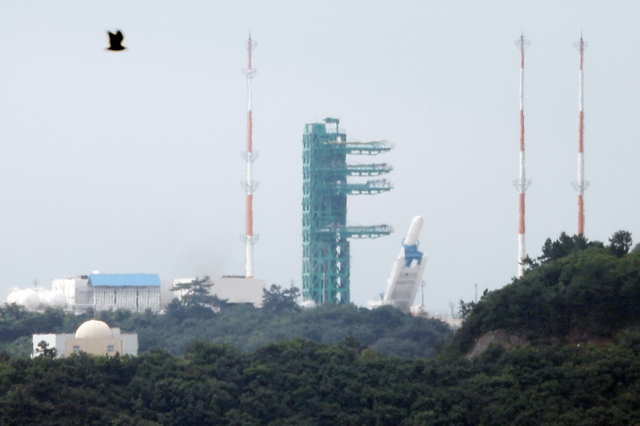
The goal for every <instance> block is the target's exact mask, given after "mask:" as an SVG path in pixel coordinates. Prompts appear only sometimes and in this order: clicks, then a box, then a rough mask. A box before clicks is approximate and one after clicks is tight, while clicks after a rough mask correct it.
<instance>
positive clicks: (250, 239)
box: [243, 34, 258, 278]
mask: <svg viewBox="0 0 640 426" xmlns="http://www.w3.org/2000/svg"><path fill="white" fill-rule="evenodd" d="M255 47H256V43H254V42H253V41H251V34H249V42H248V43H247V50H248V51H249V67H248V68H247V69H246V70H245V71H244V73H245V75H246V76H247V98H248V101H247V150H246V152H243V156H244V158H245V160H246V163H247V181H246V182H244V184H243V186H244V188H245V191H246V194H247V219H246V234H245V252H246V262H245V276H246V277H247V278H253V245H254V244H255V243H256V242H257V240H258V238H257V236H255V237H254V235H253V193H254V191H255V190H256V189H257V188H258V183H257V182H254V181H253V161H254V160H255V159H256V158H257V157H258V152H256V153H254V152H253V117H252V105H251V79H252V78H253V76H254V75H255V74H256V70H255V69H253V68H252V67H251V53H252V51H253V49H255Z"/></svg>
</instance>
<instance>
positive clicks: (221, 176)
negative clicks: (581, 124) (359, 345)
mask: <svg viewBox="0 0 640 426" xmlns="http://www.w3.org/2000/svg"><path fill="white" fill-rule="evenodd" d="M639 16H640V2H637V1H607V2H604V1H569V0H565V1H557V0H554V1H544V0H538V1H535V2H531V1H514V0H505V1H484V2H479V1H456V0H453V1H447V2H443V1H426V0H424V1H372V0H367V1H324V2H319V1H314V2H311V1H298V0H295V1H264V0H263V1H253V2H251V1H233V2H231V1H228V2H213V1H159V0H153V1H150V0H148V1H142V0H140V1H135V2H133V1H108V2H106V1H93V0H82V1H56V2H51V1H48V0H47V1H29V2H26V1H14V2H9V1H7V2H4V3H3V7H2V13H1V14H0V57H1V58H2V59H1V61H0V62H1V65H0V257H1V258H2V264H1V267H0V296H6V294H8V292H9V291H11V290H12V289H13V288H14V287H28V286H31V285H33V282H34V280H35V279H37V281H38V283H39V285H42V286H46V287H48V286H49V285H50V284H49V282H50V280H51V279H53V278H59V277H63V276H65V275H77V274H86V273H89V272H91V271H92V270H96V269H98V270H101V271H104V272H110V273H136V272H155V273H159V274H160V276H161V277H162V278H174V277H182V276H194V275H204V274H208V275H211V276H218V275H221V274H242V273H243V272H244V248H243V243H242V242H241V241H240V239H239V236H240V235H241V234H242V233H243V232H244V229H243V226H244V192H243V190H242V188H241V186H240V183H239V182H240V181H242V180H244V162H243V160H242V158H241V157H240V151H242V150H243V149H245V143H246V80H245V78H244V76H243V74H242V72H241V70H242V68H244V67H246V49H245V46H246V39H247V36H248V33H249V31H251V33H252V35H253V38H254V39H255V40H256V41H257V42H258V48H257V50H256V51H255V54H254V66H255V67H256V68H257V69H258V74H257V76H256V77H255V78H254V80H253V82H254V146H255V149H257V150H259V151H260V158H259V159H258V160H257V161H256V163H255V167H254V173H255V179H256V180H258V181H260V188H259V190H258V191H257V193H256V195H255V204H254V207H255V229H256V232H258V233H259V234H260V241H259V243H258V244H257V245H256V246H255V257H256V263H255V270H256V276H258V277H263V278H265V279H266V280H267V283H268V284H271V283H279V284H283V285H288V284H289V283H290V282H291V280H293V281H294V282H295V284H296V285H298V286H300V285H301V253H302V246H301V244H302V241H301V240H302V239H301V228H302V227H301V221H302V211H301V201H302V161H301V156H302V143H301V141H302V131H303V126H304V124H305V123H310V122H318V121H320V120H322V119H323V118H325V117H338V118H340V120H341V127H344V128H345V129H346V131H347V136H348V137H349V138H350V139H352V140H372V139H381V138H383V139H387V140H389V141H390V142H392V143H393V144H395V150H394V151H393V152H392V153H389V154H385V155H381V156H378V157H373V158H362V157H354V158H353V160H354V161H356V162H365V161H368V160H374V161H379V162H387V163H390V164H392V165H394V167H395V170H394V172H393V173H391V174H390V175H389V178H390V179H391V181H392V183H393V184H394V186H395V188H394V190H393V191H391V192H390V193H387V194H382V195H376V196H360V197H357V196H353V197H351V198H350V199H349V214H348V219H349V222H350V223H351V224H361V225H367V224H378V223H388V224H391V225H393V226H394V227H395V229H396V233H395V234H393V235H392V236H389V237H385V238H381V239H377V240H364V241H355V242H353V243H352V269H351V270H352V275H351V294H352V300H353V301H354V302H355V303H357V304H360V305H363V304H365V303H366V301H367V300H369V299H371V298H373V297H374V295H376V294H377V293H380V292H382V291H384V288H385V282H386V279H387V277H388V275H389V273H390V270H391V266H392V263H393V260H394V259H395V256H396V255H397V253H398V251H399V249H400V242H401V240H402V238H403V236H404V233H405V232H406V229H407V228H408V226H409V223H410V221H411V218H412V217H413V216H415V215H422V216H424V218H425V226H424V228H423V231H422V235H421V248H422V249H424V250H425V251H426V252H428V253H429V263H428V265H427V268H426V271H425V279H426V282H427V287H426V292H425V302H426V306H427V308H428V309H429V310H441V311H446V310H447V309H448V305H449V303H450V302H456V303H457V301H459V300H460V299H465V300H471V299H472V298H473V294H474V284H476V283H477V284H478V287H479V289H480V290H483V289H485V288H488V289H496V288H500V287H502V286H503V285H505V284H507V283H508V282H509V281H510V279H511V277H512V276H514V275H515V274H516V271H517V264H516V254H517V253H516V251H517V225H518V195H517V191H516V190H515V189H514V187H513V186H512V181H513V180H514V179H516V178H517V175H518V149H519V146H518V139H519V122H518V84H519V65H520V63H519V52H518V50H517V49H516V47H515V45H514V43H513V41H514V39H516V38H517V37H518V36H519V35H520V33H521V32H524V34H525V36H526V37H527V38H529V39H531V46H530V47H529V49H528V50H527V52H526V77H525V80H526V81H525V117H526V130H527V133H526V149H527V174H528V177H529V178H531V179H532V181H533V184H532V186H531V188H530V189H529V191H528V192H527V247H528V252H529V253H530V254H531V255H532V256H538V255H539V254H540V247H541V246H542V244H543V242H544V240H545V239H546V238H547V237H552V238H557V237H558V235H559V234H560V232H561V231H567V232H568V233H572V234H573V233H575V232H576V221H577V203H576V193H575V191H574V190H573V189H572V187H571V184H570V183H571V181H573V180H576V165H577V161H576V160H577V155H576V153H577V144H578V53H577V51H576V50H575V49H574V47H573V43H574V41H575V40H577V39H579V38H580V33H581V31H582V32H583V33H584V37H585V39H586V40H587V41H588V43H589V46H588V49H587V51H586V55H585V127H586V130H585V158H586V160H585V161H586V166H585V169H586V178H587V179H588V180H589V181H591V187H590V188H589V190H588V191H587V192H586V195H585V205H586V207H585V209H586V225H585V233H586V236H587V237H588V238H589V239H596V240H602V241H606V240H607V239H608V237H609V236H611V234H613V233H614V232H615V231H617V230H620V229H625V230H629V231H631V232H632V233H633V234H634V235H635V236H636V237H637V238H639V239H640V215H638V207H639V199H638V190H637V188H636V186H635V184H636V183H638V182H640V168H638V159H639V158H640V144H639V143H638V135H639V134H640V131H639V130H640V129H639V127H640V120H638V117H639V116H640V104H639V102H638V100H639V99H640V93H639V92H640V85H639V84H638V77H637V73H638V69H640V49H638V48H636V47H635V46H636V45H637V42H638V37H639V36H640V26H639V25H638V17H639ZM117 29H121V30H122V31H123V33H124V35H125V39H124V43H123V44H124V45H125V46H126V47H127V48H128V50H126V51H124V52H118V53H114V52H108V51H106V50H105V48H106V47H107V45H108V37H107V34H106V31H107V30H112V31H114V30H117Z"/></svg>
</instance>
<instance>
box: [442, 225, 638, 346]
mask: <svg viewBox="0 0 640 426" xmlns="http://www.w3.org/2000/svg"><path fill="white" fill-rule="evenodd" d="M630 248H631V234H629V233H628V232H626V231H620V232H616V233H615V234H614V235H613V236H612V237H611V238H610V239H609V245H604V244H603V243H601V242H597V241H596V242H589V241H588V240H586V239H585V238H584V237H583V236H582V235H575V236H573V237H570V236H568V235H566V234H564V233H563V234H562V235H561V236H560V238H559V239H558V240H556V241H551V240H550V239H549V240H547V241H546V242H545V244H544V246H543V248H542V255H541V256H540V257H539V258H538V259H537V260H536V261H531V260H529V262H528V265H529V268H528V269H527V271H526V272H525V274H524V276H523V277H522V278H520V279H517V278H514V279H513V281H512V283H511V284H508V285H506V286H505V287H503V288H501V289H500V290H496V291H493V292H486V293H485V294H484V295H483V297H482V299H481V300H480V301H479V302H478V303H477V304H475V303H470V304H464V303H463V304H462V310H463V313H464V314H465V315H466V316H467V318H466V320H465V322H464V324H463V327H462V329H461V330H459V331H458V332H457V333H456V336H455V338H454V340H455V342H456V345H457V350H458V351H460V352H461V353H464V352H467V351H469V349H470V348H471V346H472V345H473V343H474V342H475V341H476V340H477V339H478V338H479V337H480V336H482V335H483V334H485V333H487V332H488V331H492V330H498V329H502V330H507V331H514V332H518V333H520V334H522V335H523V337H525V338H527V339H528V340H530V341H533V342H545V341H546V342H551V341H554V340H555V339H558V340H559V341H560V342H564V341H567V339H569V340H571V339H573V340H575V339H580V338H583V339H587V340H588V339H589V338H590V337H601V338H611V337H613V336H614V335H615V333H616V332H618V331H619V330H621V329H623V328H625V327H628V326H632V325H635V324H637V323H638V322H639V321H638V319H640V251H638V250H633V251H630Z"/></svg>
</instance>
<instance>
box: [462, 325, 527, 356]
mask: <svg viewBox="0 0 640 426" xmlns="http://www.w3.org/2000/svg"><path fill="white" fill-rule="evenodd" d="M526 342H527V339H526V338H524V336H522V335H520V334H519V333H508V332H506V331H505V330H493V331H489V332H487V333H485V334H484V335H483V336H482V337H480V338H479V339H478V340H477V341H476V343H475V344H474V345H473V348H471V350H470V351H469V353H468V354H467V358H475V357H477V356H478V355H480V354H481V353H482V352H484V350H485V349H487V348H488V347H489V345H491V344H497V345H502V346H504V348H505V349H511V348H513V347H515V346H518V345H522V344H524V343H526Z"/></svg>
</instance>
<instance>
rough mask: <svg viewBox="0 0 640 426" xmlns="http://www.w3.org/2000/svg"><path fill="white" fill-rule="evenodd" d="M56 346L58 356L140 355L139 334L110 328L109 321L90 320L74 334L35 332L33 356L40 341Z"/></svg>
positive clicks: (52, 346)
mask: <svg viewBox="0 0 640 426" xmlns="http://www.w3.org/2000/svg"><path fill="white" fill-rule="evenodd" d="M43 340H44V341H45V342H47V343H48V345H49V348H55V349H56V351H57V355H56V358H62V357H67V356H69V355H71V354H73V353H79V352H85V353H88V354H90V355H99V356H104V355H107V356H114V355H115V354H116V353H118V354H120V355H132V356H136V355H138V335H137V334H136V333H130V334H124V333H121V332H120V329H119V328H109V326H108V325H107V323H105V322H103V321H98V320H89V321H86V322H84V323H82V324H81V325H80V327H78V329H77V330H76V332H75V333H73V334H34V335H33V353H32V355H31V356H32V357H35V356H38V355H39V353H38V352H37V348H38V345H39V344H40V342H42V341H43Z"/></svg>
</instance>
